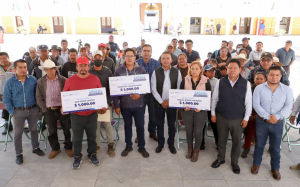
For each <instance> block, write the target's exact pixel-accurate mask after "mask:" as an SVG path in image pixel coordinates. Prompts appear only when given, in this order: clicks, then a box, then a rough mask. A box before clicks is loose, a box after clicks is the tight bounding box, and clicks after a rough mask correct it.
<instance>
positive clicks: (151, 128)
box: [143, 94, 156, 135]
mask: <svg viewBox="0 0 300 187" xmlns="http://www.w3.org/2000/svg"><path fill="white" fill-rule="evenodd" d="M146 105H148V112H149V122H148V132H149V134H150V135H152V134H156V121H155V110H154V97H153V95H152V94H146V95H144V106H143V108H144V114H145V111H146Z"/></svg>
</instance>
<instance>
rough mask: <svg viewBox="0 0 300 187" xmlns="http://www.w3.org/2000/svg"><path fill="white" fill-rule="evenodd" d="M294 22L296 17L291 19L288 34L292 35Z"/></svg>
mask: <svg viewBox="0 0 300 187" xmlns="http://www.w3.org/2000/svg"><path fill="white" fill-rule="evenodd" d="M293 22H294V17H291V19H290V25H289V32H288V34H292V28H293Z"/></svg>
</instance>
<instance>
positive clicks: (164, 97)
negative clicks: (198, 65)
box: [151, 68, 182, 104]
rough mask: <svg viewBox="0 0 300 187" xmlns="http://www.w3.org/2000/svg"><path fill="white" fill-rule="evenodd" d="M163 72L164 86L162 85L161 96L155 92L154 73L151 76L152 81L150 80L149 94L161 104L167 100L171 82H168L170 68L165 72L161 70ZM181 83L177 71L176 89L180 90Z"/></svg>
mask: <svg viewBox="0 0 300 187" xmlns="http://www.w3.org/2000/svg"><path fill="white" fill-rule="evenodd" d="M163 70H164V75H165V80H164V85H163V90H162V94H161V96H160V95H159V93H158V92H157V89H156V75H155V71H154V72H153V74H152V79H151V92H152V95H153V96H154V98H155V99H156V101H157V102H158V103H159V104H161V103H163V102H164V101H166V100H169V90H170V89H171V80H170V72H171V68H169V69H168V70H167V71H166V70H165V69H164V68H163ZM181 81H182V77H181V73H180V71H179V70H178V79H177V89H179V88H180V84H181Z"/></svg>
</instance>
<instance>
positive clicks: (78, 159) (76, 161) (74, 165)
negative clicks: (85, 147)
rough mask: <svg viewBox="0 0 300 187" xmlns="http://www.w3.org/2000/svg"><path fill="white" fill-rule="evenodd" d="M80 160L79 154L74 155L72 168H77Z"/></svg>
mask: <svg viewBox="0 0 300 187" xmlns="http://www.w3.org/2000/svg"><path fill="white" fill-rule="evenodd" d="M81 162H82V159H81V156H74V162H73V165H72V168H73V169H79V168H80V164H81Z"/></svg>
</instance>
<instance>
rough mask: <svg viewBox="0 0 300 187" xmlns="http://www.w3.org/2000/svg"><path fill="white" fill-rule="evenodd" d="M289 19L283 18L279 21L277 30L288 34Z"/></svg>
mask: <svg viewBox="0 0 300 187" xmlns="http://www.w3.org/2000/svg"><path fill="white" fill-rule="evenodd" d="M290 21H291V17H283V18H281V20H280V25H279V28H280V29H282V30H285V31H286V33H289V29H290Z"/></svg>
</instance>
